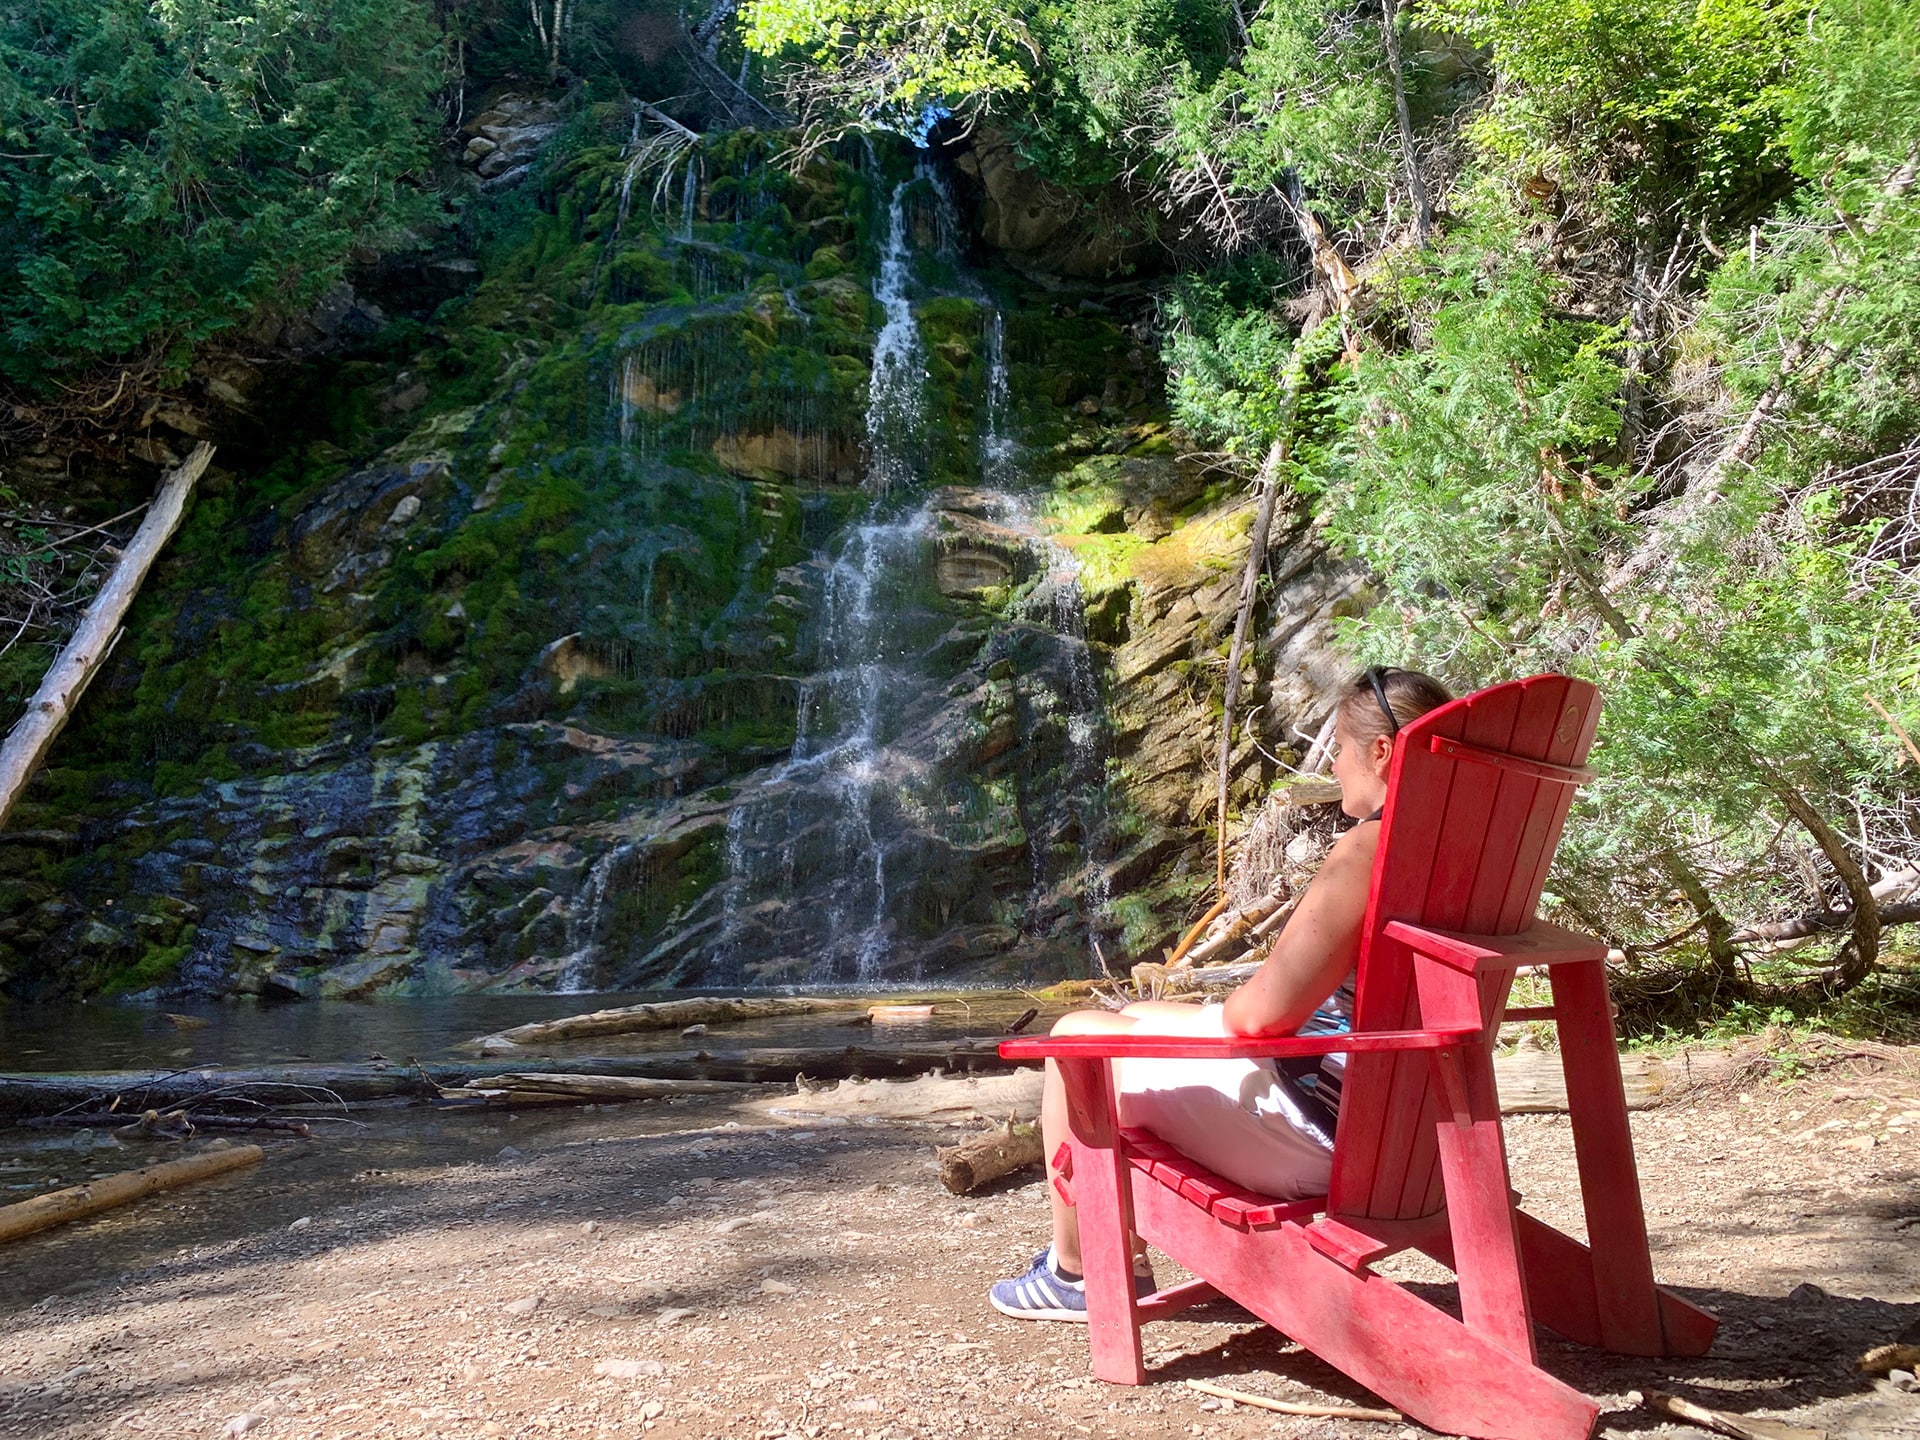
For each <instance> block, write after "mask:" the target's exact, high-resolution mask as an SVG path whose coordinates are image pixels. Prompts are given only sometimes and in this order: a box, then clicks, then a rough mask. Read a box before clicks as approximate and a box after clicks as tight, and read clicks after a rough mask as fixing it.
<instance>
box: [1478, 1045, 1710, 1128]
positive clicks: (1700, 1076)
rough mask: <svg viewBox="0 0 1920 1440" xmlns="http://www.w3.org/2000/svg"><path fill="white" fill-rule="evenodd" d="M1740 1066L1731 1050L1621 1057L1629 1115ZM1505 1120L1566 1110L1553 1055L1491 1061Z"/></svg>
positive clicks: (1525, 1053) (1563, 1081) (1521, 1053)
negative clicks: (1632, 1111)
mask: <svg viewBox="0 0 1920 1440" xmlns="http://www.w3.org/2000/svg"><path fill="white" fill-rule="evenodd" d="M1737 1064H1738V1061H1737V1059H1736V1057H1735V1056H1734V1054H1733V1052H1732V1051H1730V1050H1705V1049H1702V1050H1682V1051H1680V1052H1679V1053H1678V1054H1675V1055H1647V1054H1643V1053H1641V1052H1639V1051H1630V1052H1628V1053H1627V1054H1624V1055H1622V1056H1621V1057H1620V1080H1621V1083H1622V1084H1623V1085H1624V1086H1625V1088H1626V1092H1627V1108H1628V1109H1629V1110H1651V1109H1652V1108H1653V1107H1654V1106H1656V1105H1659V1104H1661V1103H1662V1102H1664V1101H1666V1100H1670V1099H1673V1098H1675V1097H1676V1096H1678V1095H1680V1094H1682V1093H1684V1092H1685V1091H1687V1090H1689V1089H1691V1088H1693V1087H1694V1086H1695V1085H1698V1084H1700V1083H1702V1082H1703V1081H1708V1080H1712V1079H1714V1078H1716V1077H1718V1076H1721V1075H1725V1074H1728V1073H1730V1072H1731V1071H1732V1070H1733V1069H1734V1068H1735V1067H1736V1065H1737ZM1493 1078H1494V1082H1495V1085H1496V1087H1497V1088H1498V1089H1499V1091H1500V1113H1501V1114H1503V1115H1525V1114H1558V1113H1561V1112H1563V1111H1565V1110H1566V1108H1567V1077H1566V1072H1565V1071H1564V1069H1563V1068H1562V1066H1561V1063H1560V1055H1559V1052H1558V1051H1554V1050H1516V1051H1515V1052H1514V1053H1513V1054H1511V1055H1496V1056H1494V1057H1493Z"/></svg>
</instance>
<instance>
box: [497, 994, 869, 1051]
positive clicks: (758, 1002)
mask: <svg viewBox="0 0 1920 1440" xmlns="http://www.w3.org/2000/svg"><path fill="white" fill-rule="evenodd" d="M870 1003H871V1002H869V1001H866V1000H839V999H834V1000H816V999H812V998H808V997H801V996H794V997H789V996H784V995H765V996H759V995H756V996H749V997H742V998H739V999H725V998H720V997H701V996H696V997H693V998H691V999H687V1000H662V1001H657V1002H655V1003H653V1004H647V1005H623V1006H621V1007H619V1008H618V1009H614V1010H595V1011H593V1012H592V1013H591V1014H587V1015H565V1016H562V1017H561V1018H560V1019H558V1020H536V1021H534V1022H533V1023H532V1024H529V1025H516V1026H514V1027H513V1028H512V1029H511V1030H502V1031H500V1032H499V1033H498V1034H494V1035H482V1036H479V1037H478V1038H477V1039H473V1040H469V1041H468V1042H467V1043H466V1045H465V1046H463V1047H461V1048H463V1049H469V1050H475V1049H477V1050H480V1051H482V1052H485V1053H489V1054H491V1053H494V1052H496V1051H498V1052H501V1053H506V1054H512V1053H513V1052H514V1051H515V1050H518V1049H521V1048H522V1047H524V1046H528V1045H550V1044H554V1043H556V1042H558V1041H562V1040H581V1039H585V1038H588V1037H591V1036H602V1035H633V1034H638V1033H640V1032H641V1031H645V1030H678V1029H682V1028H684V1027H685V1026H688V1025H712V1024H719V1023H721V1022H722V1021H727V1020H758V1019H762V1018H764V1017H766V1016H770V1015H811V1014H814V1013H815V1012H817V1011H821V1010H864V1009H866V1008H867V1006H868V1005H869V1004H870Z"/></svg>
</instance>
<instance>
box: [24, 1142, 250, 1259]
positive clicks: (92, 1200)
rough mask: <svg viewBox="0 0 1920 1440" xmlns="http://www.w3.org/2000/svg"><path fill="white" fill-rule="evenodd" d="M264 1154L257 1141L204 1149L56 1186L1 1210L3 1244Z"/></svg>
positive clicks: (190, 1181)
mask: <svg viewBox="0 0 1920 1440" xmlns="http://www.w3.org/2000/svg"><path fill="white" fill-rule="evenodd" d="M263 1153H264V1152H263V1151H262V1150H261V1149H260V1147H259V1146H258V1145H236V1146H234V1147H232V1148H231V1149H226V1150H203V1151H202V1152H201V1153H200V1154H198V1155H189V1156H187V1157H186V1158H184V1159H181V1160H169V1161H167V1162H165V1163H164V1164H161V1165H149V1166H147V1168H146V1169H144V1170H123V1171H121V1172H120V1173H119V1174H117V1175H103V1176H101V1177H100V1178H99V1179H98V1180H94V1181H90V1182H89V1183H87V1184H85V1185H75V1186H72V1187H71V1188H69V1189H66V1190H55V1191H54V1192H53V1193H52V1194H50V1195H36V1196H34V1197H33V1199H31V1200H22V1201H21V1202H20V1203H19V1204H17V1205H8V1206H6V1207H4V1208H0V1243H5V1242H6V1241H8V1240H18V1239H19V1238H20V1237H21V1236H22V1235H32V1234H34V1233H35V1232H36V1231H40V1230H48V1229H51V1228H52V1227H53V1226H55V1225H64V1224H66V1223H67V1221H69V1220H79V1219H83V1218H84V1217H86V1216H88V1215H98V1214H99V1213H100V1212H101V1211H102V1210H111V1209H113V1208H114V1206H116V1205H125V1204H127V1203H129V1202H130V1201H134V1200H138V1199H140V1198H141V1197H142V1196H145V1195H152V1194H155V1193H156V1192H158V1191H161V1190H172V1189H174V1188H175V1187H176V1186H180V1185H188V1184H191V1183H192V1182H194V1181H195V1180H205V1179H207V1178H208V1177H209V1176H213V1175H224V1174H225V1173H226V1172H227V1171H229V1170H238V1169H240V1168H241V1167H242V1166H243V1165H255V1164H258V1163H259V1161H260V1157H261V1155H262V1154H263Z"/></svg>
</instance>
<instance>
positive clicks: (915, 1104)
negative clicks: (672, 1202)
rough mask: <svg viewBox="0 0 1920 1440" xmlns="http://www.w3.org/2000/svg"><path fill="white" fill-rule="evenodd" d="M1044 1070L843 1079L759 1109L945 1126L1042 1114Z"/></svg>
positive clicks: (789, 1116) (804, 1116) (791, 1116)
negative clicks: (892, 1078) (903, 1077)
mask: <svg viewBox="0 0 1920 1440" xmlns="http://www.w3.org/2000/svg"><path fill="white" fill-rule="evenodd" d="M1042 1080H1043V1076H1042V1074H1041V1072H1040V1071H1039V1070H1037V1069H1036V1070H1014V1071H1010V1072H1009V1073H1007V1074H1004V1075H919V1076H916V1077H914V1078H913V1079H910V1080H842V1081H841V1082H840V1083H839V1084H838V1085H833V1086H829V1087H825V1088H820V1089H815V1088H811V1087H808V1088H804V1089H802V1090H801V1091H800V1093H799V1094H797V1095H772V1096H768V1097H767V1098H765V1099H763V1100H756V1101H754V1102H753V1108H754V1109H756V1110H759V1111H762V1112H764V1113H765V1114H768V1115H772V1116H777V1117H778V1118H780V1119H783V1120H793V1121H798V1122H803V1123H804V1122H809V1121H818V1120H823V1119H825V1120H837V1119H842V1118H845V1119H851V1120H861V1121H879V1120H902V1121H915V1122H921V1123H925V1124H934V1125H944V1124H952V1123H954V1122H955V1121H966V1120H992V1119H996V1118H1001V1117H1005V1116H1008V1115H1012V1116H1014V1117H1015V1118H1016V1119H1020V1120H1031V1119H1033V1118H1035V1117H1036V1116H1038V1115H1039V1113H1040V1091H1041V1086H1042Z"/></svg>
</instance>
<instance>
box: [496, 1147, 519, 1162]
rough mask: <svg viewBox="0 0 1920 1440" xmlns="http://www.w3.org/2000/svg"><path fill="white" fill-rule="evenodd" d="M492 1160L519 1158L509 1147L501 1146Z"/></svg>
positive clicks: (517, 1153) (515, 1151) (516, 1152)
mask: <svg viewBox="0 0 1920 1440" xmlns="http://www.w3.org/2000/svg"><path fill="white" fill-rule="evenodd" d="M494 1158H495V1159H496V1160H518V1159H519V1158H520V1152H519V1151H518V1150H516V1149H514V1148H513V1146H511V1145H502V1146H501V1147H500V1153H499V1154H498V1155H496V1156H495V1157H494Z"/></svg>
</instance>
